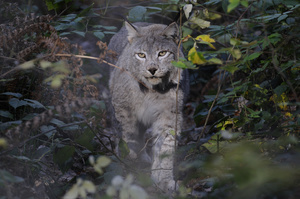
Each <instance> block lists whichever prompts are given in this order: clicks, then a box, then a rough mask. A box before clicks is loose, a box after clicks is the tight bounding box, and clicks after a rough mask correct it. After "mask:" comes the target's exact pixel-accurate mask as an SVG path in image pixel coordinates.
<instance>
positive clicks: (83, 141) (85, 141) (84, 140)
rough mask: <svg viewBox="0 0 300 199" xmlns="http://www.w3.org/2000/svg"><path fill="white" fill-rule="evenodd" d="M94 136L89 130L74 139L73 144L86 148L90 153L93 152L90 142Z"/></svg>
mask: <svg viewBox="0 0 300 199" xmlns="http://www.w3.org/2000/svg"><path fill="white" fill-rule="evenodd" d="M94 136H95V135H94V133H93V132H92V131H91V130H86V131H84V133H83V134H81V135H80V136H79V137H78V138H76V139H75V142H76V143H78V144H80V145H82V146H84V147H86V148H87V149H89V150H90V151H93V149H94V146H93V142H92V141H93V138H94Z"/></svg>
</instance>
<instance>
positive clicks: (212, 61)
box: [208, 58, 223, 64]
mask: <svg viewBox="0 0 300 199" xmlns="http://www.w3.org/2000/svg"><path fill="white" fill-rule="evenodd" d="M208 63H211V64H223V62H222V60H220V59H218V58H211V59H209V60H208Z"/></svg>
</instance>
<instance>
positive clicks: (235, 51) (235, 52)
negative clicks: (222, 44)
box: [230, 49, 242, 59]
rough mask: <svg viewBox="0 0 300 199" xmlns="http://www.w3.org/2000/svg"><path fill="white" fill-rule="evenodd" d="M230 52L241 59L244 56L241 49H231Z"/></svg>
mask: <svg viewBox="0 0 300 199" xmlns="http://www.w3.org/2000/svg"><path fill="white" fill-rule="evenodd" d="M230 53H231V55H232V56H233V57H234V58H236V59H240V58H241V57H242V53H241V51H240V50H239V49H234V50H231V51H230Z"/></svg>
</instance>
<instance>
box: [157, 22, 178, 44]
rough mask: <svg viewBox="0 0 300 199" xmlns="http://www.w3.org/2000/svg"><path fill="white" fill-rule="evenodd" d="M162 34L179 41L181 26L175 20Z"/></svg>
mask: <svg viewBox="0 0 300 199" xmlns="http://www.w3.org/2000/svg"><path fill="white" fill-rule="evenodd" d="M161 34H162V35H164V36H166V37H167V38H172V39H174V40H175V41H176V43H177V41H178V39H179V28H178V26H177V24H176V23H175V22H173V23H171V24H170V25H168V26H167V27H166V28H165V29H164V30H163V32H162V33H161Z"/></svg>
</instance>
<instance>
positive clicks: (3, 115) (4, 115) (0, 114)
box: [0, 110, 14, 119]
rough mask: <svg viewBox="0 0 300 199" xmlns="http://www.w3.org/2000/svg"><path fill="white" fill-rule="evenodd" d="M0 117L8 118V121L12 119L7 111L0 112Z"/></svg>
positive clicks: (11, 115)
mask: <svg viewBox="0 0 300 199" xmlns="http://www.w3.org/2000/svg"><path fill="white" fill-rule="evenodd" d="M0 116H2V117H6V118H9V119H13V117H14V116H13V114H11V113H10V112H8V111H2V110H0Z"/></svg>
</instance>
